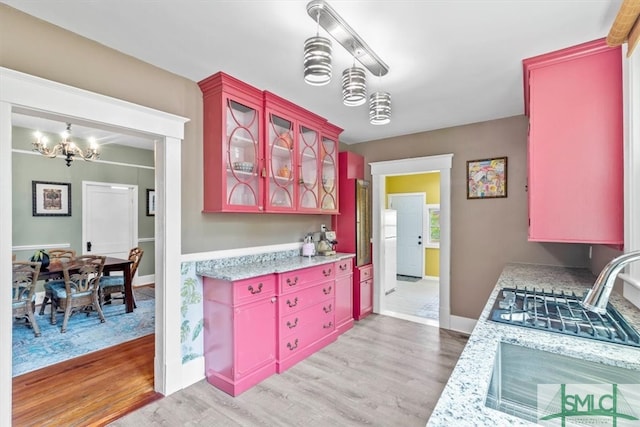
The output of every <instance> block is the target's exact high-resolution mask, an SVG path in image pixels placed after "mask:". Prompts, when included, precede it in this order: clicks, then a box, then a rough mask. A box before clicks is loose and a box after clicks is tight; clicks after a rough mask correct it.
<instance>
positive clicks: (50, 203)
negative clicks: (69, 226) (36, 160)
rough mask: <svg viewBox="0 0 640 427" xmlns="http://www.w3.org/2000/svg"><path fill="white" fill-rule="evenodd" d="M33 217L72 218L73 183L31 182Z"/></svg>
mask: <svg viewBox="0 0 640 427" xmlns="http://www.w3.org/2000/svg"><path fill="white" fill-rule="evenodd" d="M31 198H32V209H33V216H71V183H65V182H47V181H31Z"/></svg>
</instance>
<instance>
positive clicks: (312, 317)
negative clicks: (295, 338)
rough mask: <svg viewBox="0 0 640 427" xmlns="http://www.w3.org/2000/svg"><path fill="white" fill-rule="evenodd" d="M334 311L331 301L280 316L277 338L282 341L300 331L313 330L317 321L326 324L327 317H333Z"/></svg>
mask: <svg viewBox="0 0 640 427" xmlns="http://www.w3.org/2000/svg"><path fill="white" fill-rule="evenodd" d="M334 311H335V308H334V304H333V300H327V301H325V302H324V303H321V304H316V305H314V306H313V307H309V308H307V309H305V310H300V311H297V312H295V313H293V314H290V315H288V316H281V317H280V318H279V319H280V320H279V328H278V331H279V332H278V333H279V337H280V338H281V339H282V338H283V337H287V336H289V335H291V334H299V333H300V331H304V330H307V329H309V328H313V325H314V323H317V322H319V321H323V322H324V323H326V319H327V316H333V312H334Z"/></svg>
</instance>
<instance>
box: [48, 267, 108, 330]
mask: <svg viewBox="0 0 640 427" xmlns="http://www.w3.org/2000/svg"><path fill="white" fill-rule="evenodd" d="M105 259H106V257H105V256H102V255H82V256H79V257H76V258H75V259H74V260H73V261H71V262H68V263H66V262H65V263H63V264H62V273H63V276H64V280H63V281H62V282H61V281H58V280H56V281H54V282H51V297H52V298H51V324H52V325H55V324H56V314H57V311H58V309H61V310H64V320H63V321H62V328H61V330H60V332H62V333H64V332H66V331H67V325H68V323H69V318H70V317H71V315H72V314H75V313H78V312H84V313H87V315H90V314H91V313H93V312H94V311H97V312H98V317H99V318H100V322H101V323H104V322H105V318H104V314H103V313H102V308H101V307H100V301H99V291H100V279H101V277H102V269H103V268H104V262H105Z"/></svg>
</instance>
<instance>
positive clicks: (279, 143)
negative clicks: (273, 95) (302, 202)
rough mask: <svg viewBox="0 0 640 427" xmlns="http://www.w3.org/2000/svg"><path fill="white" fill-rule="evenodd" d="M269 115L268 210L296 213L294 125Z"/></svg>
mask: <svg viewBox="0 0 640 427" xmlns="http://www.w3.org/2000/svg"><path fill="white" fill-rule="evenodd" d="M267 115H268V120H267V128H266V133H267V145H266V150H267V155H266V164H267V170H266V178H267V182H266V196H267V200H266V208H267V210H269V211H292V210H294V209H295V206H296V201H295V182H296V181H295V179H296V174H295V172H296V159H295V155H294V153H295V143H294V123H293V121H292V120H288V119H286V118H283V117H280V116H279V115H277V114H275V113H274V112H268V113H267Z"/></svg>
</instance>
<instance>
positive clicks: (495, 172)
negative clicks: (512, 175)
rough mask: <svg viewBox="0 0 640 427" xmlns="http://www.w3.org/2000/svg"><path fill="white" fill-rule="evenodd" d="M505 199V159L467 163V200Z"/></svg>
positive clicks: (470, 161)
mask: <svg viewBox="0 0 640 427" xmlns="http://www.w3.org/2000/svg"><path fill="white" fill-rule="evenodd" d="M499 197H507V158H506V157H498V158H494V159H481V160H469V161H467V199H490V198H499Z"/></svg>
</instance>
